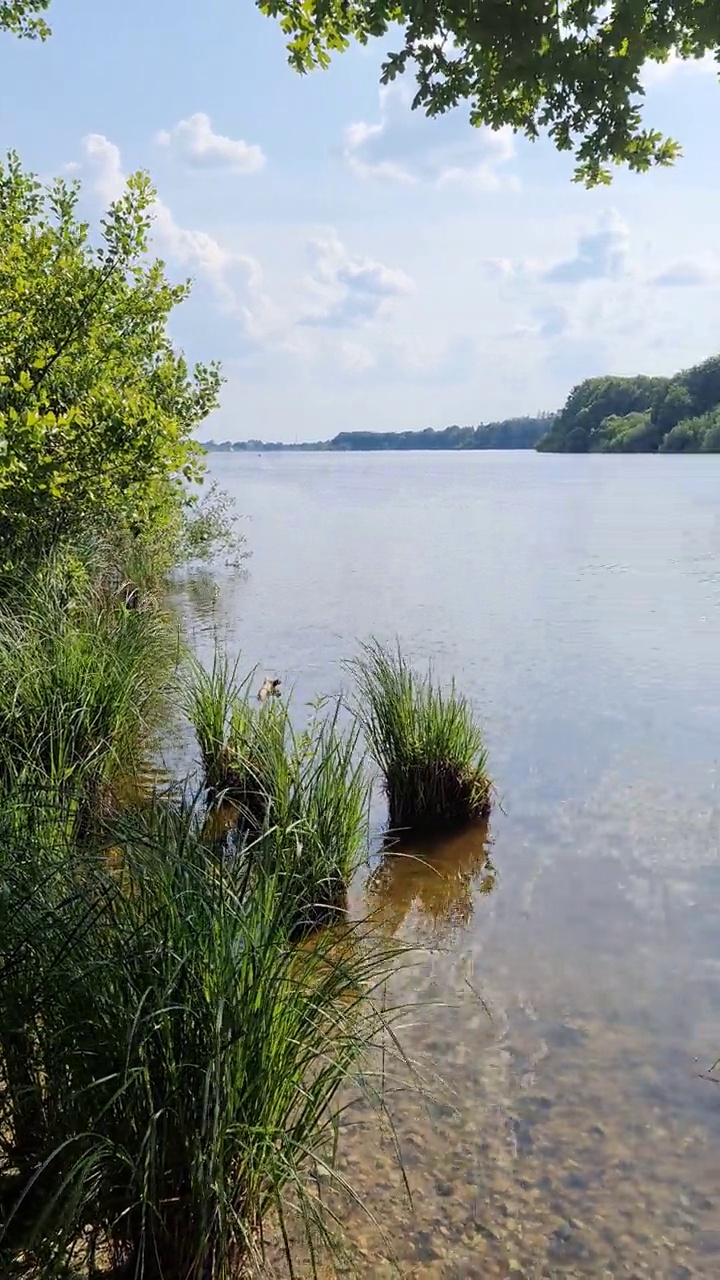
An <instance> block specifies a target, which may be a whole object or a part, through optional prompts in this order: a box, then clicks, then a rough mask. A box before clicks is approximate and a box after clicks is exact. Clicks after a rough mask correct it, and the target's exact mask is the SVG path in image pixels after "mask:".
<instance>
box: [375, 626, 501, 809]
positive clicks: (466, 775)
mask: <svg viewBox="0 0 720 1280" xmlns="http://www.w3.org/2000/svg"><path fill="white" fill-rule="evenodd" d="M350 667H351V670H352V671H353V673H354V676H355V680H356V684H357V689H358V693H359V705H358V715H359V718H360V721H361V723H362V725H363V727H364V730H365V736H366V739H367V744H368V748H369V750H370V753H371V755H372V756H373V758H374V760H375V762H376V764H377V766H378V768H379V769H380V772H381V773H382V776H383V779H384V783H385V792H386V795H387V801H388V810H389V822H390V826H391V827H393V828H402V827H415V828H422V827H433V826H438V825H445V824H448V823H454V822H462V821H468V820H470V819H474V818H482V817H486V816H487V815H488V813H489V811H490V807H491V783H490V779H489V777H488V773H487V753H486V751H485V747H484V745H483V739H482V734H481V731H480V729H479V727H478V725H477V724H476V723H475V721H474V719H473V715H472V711H471V709H470V706H469V705H468V703H467V701H466V699H465V698H463V697H462V696H461V695H459V694H458V693H457V691H456V689H455V684H454V682H453V684H452V685H451V686H450V689H449V691H448V692H443V690H442V689H441V688H440V687H439V686H438V685H437V684H435V683H434V682H433V679H432V675H431V673H428V675H427V676H426V677H419V676H417V675H416V674H415V673H414V672H413V671H412V670H411V668H410V667H409V666H408V663H407V662H406V660H405V658H404V657H403V655H402V653H401V652H400V649H399V648H398V649H396V650H395V651H394V652H392V651H390V650H388V649H386V648H383V646H382V645H380V644H378V643H377V642H376V641H372V642H371V643H370V644H367V645H364V646H363V648H362V652H361V656H360V657H359V658H357V659H356V660H355V661H354V662H352V663H351V664H350Z"/></svg>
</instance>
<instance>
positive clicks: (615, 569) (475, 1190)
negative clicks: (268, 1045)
mask: <svg viewBox="0 0 720 1280" xmlns="http://www.w3.org/2000/svg"><path fill="white" fill-rule="evenodd" d="M211 470H212V474H213V475H214V476H215V477H217V479H218V480H219V482H220V483H221V484H222V486H223V487H225V488H226V489H227V490H229V491H230V493H232V494H233V495H234V496H235V497H236V499H237V503H238V506H239V509H240V510H241V511H242V512H243V513H245V514H246V515H247V517H248V520H247V523H246V524H245V523H244V524H243V528H244V529H245V532H246V534H247V539H248V545H249V548H250V549H251V551H252V557H251V559H250V560H249V561H248V573H247V576H246V577H243V576H242V575H238V574H233V573H232V572H230V571H227V572H225V571H223V572H222V573H221V574H220V575H219V578H218V580H217V581H218V584H219V585H218V590H217V591H215V590H214V588H213V587H212V585H211V584H210V583H209V582H208V580H207V579H206V578H203V577H202V576H201V577H199V578H198V579H196V580H195V581H194V582H192V583H189V584H187V586H186V587H185V588H184V591H183V598H184V603H185V608H186V612H187V616H188V617H189V618H190V620H191V624H192V626H193V627H194V629H195V631H196V634H197V636H198V638H199V641H200V645H201V648H203V649H207V648H208V647H209V645H210V643H211V640H212V638H213V637H214V636H218V637H219V638H220V639H222V640H223V641H225V642H227V644H228V645H229V647H230V649H231V651H232V652H233V653H235V652H237V651H238V650H241V651H242V663H243V669H246V668H249V667H251V666H253V665H254V664H255V663H258V664H259V665H260V668H261V672H262V674H265V673H267V674H271V675H276V674H277V675H279V676H281V677H282V680H283V686H284V687H289V686H294V687H295V690H296V693H295V696H296V698H297V699H298V701H299V702H302V701H303V700H306V699H309V698H311V697H314V696H315V695H316V694H318V693H333V692H336V691H337V690H339V689H340V688H341V687H342V686H343V684H344V683H346V681H345V677H344V674H343V669H342V661H343V659H345V658H348V657H350V656H352V655H353V653H354V652H355V651H356V646H357V641H358V640H361V639H366V638H368V637H369V636H370V635H375V636H377V637H378V638H380V639H383V640H390V641H392V640H394V638H395V637H399V638H400V640H401V641H402V644H403V647H404V649H405V650H406V652H407V654H408V655H409V656H411V657H412V658H413V659H416V660H417V662H418V663H419V664H420V665H421V666H425V665H426V664H427V662H428V660H431V661H432V663H433V666H434V669H435V671H436V672H437V674H438V675H440V676H442V677H443V678H450V677H451V676H455V677H456V679H457V681H458V684H459V686H460V688H461V690H462V691H463V692H464V693H466V694H467V696H468V698H469V699H470V700H471V701H472V703H473V706H474V707H475V708H476V710H477V713H478V715H479V717H480V719H481V722H482V723H483V725H484V727H485V732H486V737H487V743H488V747H489V751H490V762H491V769H492V773H493V776H494V778H495V781H496V784H497V788H498V793H499V799H500V804H499V805H498V806H496V809H495V811H494V814H493V817H492V820H491V824H490V829H489V832H488V833H487V839H486V840H485V839H484V835H483V832H482V831H480V830H476V831H474V832H471V833H469V834H468V835H466V836H464V837H463V836H455V837H454V838H453V840H452V841H450V842H447V843H446V844H445V845H444V846H442V847H437V848H435V849H434V850H432V851H431V855H432V856H431V858H430V861H429V862H424V861H417V860H415V859H413V858H394V859H393V858H389V859H386V861H385V862H384V863H383V864H382V865H381V866H379V867H378V866H377V865H376V866H375V868H374V871H373V874H372V875H371V876H370V877H369V879H368V880H367V881H366V882H364V883H363V884H361V885H359V886H358V887H357V892H356V903H355V905H356V907H357V908H358V909H370V908H372V909H373V910H376V911H378V912H379V914H380V917H381V920H382V921H383V923H384V927H388V928H391V929H392V930H395V931H397V932H398V934H399V936H402V937H404V938H407V939H409V940H411V941H416V942H417V943H418V944H419V945H420V946H421V948H422V951H421V953H420V955H419V958H418V960H417V963H416V964H415V965H414V967H413V968H412V969H411V970H409V971H407V972H406V973H403V975H401V977H400V978H399V979H398V981H399V984H400V986H401V988H402V994H403V996H404V998H406V999H407V1000H408V1001H409V1002H412V1003H413V1005H414V1008H413V1011H412V1015H411V1014H408V1016H407V1017H406V1018H405V1019H404V1023H405V1025H404V1028H403V1031H402V1042H403V1046H404V1048H405V1049H406V1051H407V1053H408V1054H409V1055H411V1056H412V1057H413V1059H415V1060H416V1061H417V1063H418V1071H419V1072H420V1073H421V1075H422V1078H423V1079H424V1080H425V1081H426V1082H429V1083H428V1091H429V1092H428V1097H427V1098H424V1097H423V1096H421V1094H420V1093H419V1092H417V1091H415V1092H408V1093H401V1094H399V1095H398V1097H397V1099H396V1100H395V1101H393V1103H392V1111H393V1115H394V1118H395V1123H396V1127H397V1132H398V1137H399V1140H400V1144H401V1147H402V1150H403V1159H404V1163H405V1167H406V1171H407V1176H408V1180H409V1183H410V1187H411V1190H412V1193H413V1197H414V1201H413V1205H412V1207H410V1206H409V1205H408V1202H407V1198H406V1196H405V1194H404V1192H403V1186H402V1180H401V1178H400V1177H399V1176H398V1172H397V1166H396V1162H395V1160H394V1158H393V1154H392V1144H391V1143H390V1142H389V1141H388V1140H387V1139H386V1138H385V1139H383V1138H382V1136H381V1135H380V1134H379V1131H378V1129H377V1126H370V1127H368V1126H367V1125H366V1126H362V1125H360V1126H359V1127H358V1129H357V1131H352V1132H349V1133H347V1134H345V1136H344V1140H343V1143H342V1152H343V1162H342V1167H343V1170H344V1172H345V1173H346V1174H347V1177H348V1179H349V1181H350V1182H351V1183H352V1185H353V1187H354V1188H355V1189H356V1190H357V1192H358V1195H359V1196H361V1197H362V1198H363V1200H364V1201H365V1203H366V1205H367V1208H368V1209H369V1210H371V1211H372V1213H374V1214H375V1215H376V1216H377V1219H378V1221H379V1224H380V1226H381V1227H382V1228H383V1229H384V1231H385V1237H384V1238H383V1236H382V1234H381V1233H380V1231H379V1230H378V1229H377V1228H376V1227H375V1226H373V1225H372V1223H371V1221H370V1220H369V1219H368V1217H367V1215H366V1214H365V1213H364V1212H363V1211H362V1210H361V1209H360V1208H359V1207H358V1206H357V1205H355V1204H353V1203H352V1201H349V1202H348V1203H347V1204H346V1205H345V1206H344V1208H343V1216H344V1218H345V1221H346V1224H347V1226H348V1230H349V1232H350V1236H351V1238H352V1240H353V1242H354V1244H355V1245H356V1246H357V1247H359V1248H360V1249H361V1250H362V1256H363V1262H362V1265H361V1267H360V1270H359V1272H358V1274H360V1275H363V1276H366V1277H385V1276H390V1275H391V1274H393V1273H392V1270H391V1261H392V1259H395V1261H396V1263H397V1265H398V1267H399V1270H400V1274H401V1275H403V1276H406V1277H417V1278H418V1280H430V1278H431V1277H432V1278H433V1280H435V1278H437V1280H440V1278H442V1280H453V1278H454V1277H471V1276H474V1277H480V1276H482V1277H504V1276H513V1275H518V1276H528V1277H548V1278H549V1280H550V1278H554V1277H558V1276H582V1277H596V1276H597V1277H604V1276H611V1277H614V1276H650V1277H669V1278H672V1280H681V1277H696V1276H697V1277H708V1278H710V1277H713V1280H717V1277H718V1276H720V1186H719V1183H718V1160H717V1153H718V1150H720V1086H719V1085H718V1084H715V1083H713V1082H712V1081H711V1080H709V1079H707V1078H703V1076H704V1074H705V1073H707V1072H708V1070H709V1068H710V1067H711V1066H712V1064H713V1062H714V1061H715V1059H717V1058H718V1056H720V1016H719V1013H720V856H719V843H720V842H719V836H720V822H719V820H718V789H717V788H718V751H719V747H720V457H713V456H707V457H697V456H696V457H658V456H647V455H645V456H627V457H618V456H607V457H602V456H597V457H588V456H581V455H578V456H553V455H541V454H534V453H521V452H517V453H438V454H431V453H390V454H378V455H373V454H337V455H336V454H278V455H271V454H263V455H260V456H255V455H249V456H247V455H246V456H242V455H231V454H217V455H214V456H213V457H212V458H211ZM376 818H377V822H378V823H381V822H382V810H381V809H379V810H378V812H377V815H376Z"/></svg>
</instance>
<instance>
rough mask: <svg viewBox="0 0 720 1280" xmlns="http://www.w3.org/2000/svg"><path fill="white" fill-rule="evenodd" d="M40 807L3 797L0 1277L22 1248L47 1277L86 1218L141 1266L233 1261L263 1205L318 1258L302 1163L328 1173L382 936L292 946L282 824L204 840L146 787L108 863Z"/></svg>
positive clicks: (380, 961) (361, 1052)
mask: <svg viewBox="0 0 720 1280" xmlns="http://www.w3.org/2000/svg"><path fill="white" fill-rule="evenodd" d="M56 813H57V807H56V806H53V808H52V809H48V811H47V822H46V823H45V824H44V825H43V824H36V825H35V827H34V829H33V831H32V833H31V834H30V836H29V835H28V831H27V828H26V824H25V821H24V816H23V807H22V805H21V804H20V805H16V804H8V803H6V805H5V806H4V808H3V811H2V813H1V814H0V879H1V881H2V885H3V893H2V895H0V937H2V959H1V961H0V968H1V973H0V979H1V981H0V1171H1V1172H2V1173H3V1175H4V1176H3V1177H2V1179H0V1261H2V1271H3V1274H5V1273H6V1269H9V1267H10V1265H11V1261H12V1259H13V1258H14V1257H16V1256H17V1254H18V1252H19V1251H20V1250H23V1251H25V1253H26V1254H27V1251H28V1250H29V1251H30V1253H31V1256H32V1257H33V1258H34V1260H35V1264H36V1268H37V1270H38V1271H39V1273H40V1274H42V1275H43V1276H51V1275H55V1274H59V1271H60V1269H61V1268H62V1266H63V1265H65V1264H66V1263H67V1262H68V1259H69V1258H70V1256H71V1254H72V1252H73V1249H75V1248H76V1247H77V1243H78V1241H79V1239H80V1238H81V1237H83V1236H84V1237H85V1238H86V1239H89V1240H90V1243H91V1247H95V1248H97V1247H99V1246H101V1245H102V1246H103V1247H104V1248H105V1249H106V1250H108V1251H109V1256H110V1258H111V1260H112V1262H113V1263H114V1264H116V1265H124V1266H126V1267H127V1268H128V1271H127V1274H129V1275H132V1276H136V1277H138V1278H140V1277H163V1278H164V1280H229V1278H230V1277H236V1276H239V1275H241V1274H243V1273H244V1268H245V1267H246V1266H247V1264H248V1263H250V1262H254V1261H257V1260H258V1259H259V1258H260V1257H261V1256H262V1254H263V1248H264V1237H263V1223H264V1222H265V1220H266V1218H267V1215H268V1214H270V1213H272V1214H273V1215H274V1216H275V1217H276V1218H277V1220H278V1221H279V1223H280V1227H281V1233H282V1235H283V1237H284V1238H285V1240H286V1242H287V1241H288V1240H289V1238H290V1234H292V1235H293V1236H294V1237H297V1234H298V1230H300V1232H301V1233H304V1234H305V1235H306V1236H307V1239H308V1244H309V1248H310V1254H311V1257H313V1256H314V1248H315V1245H316V1243H317V1241H318V1240H325V1241H326V1242H329V1228H328V1223H327V1221H326V1219H325V1217H324V1215H323V1213H322V1208H321V1205H320V1203H319V1201H318V1199H317V1194H316V1192H315V1191H314V1190H313V1181H312V1178H310V1177H309V1175H310V1174H312V1173H313V1172H314V1173H317V1172H318V1171H322V1172H324V1174H325V1175H326V1176H327V1175H330V1176H331V1177H332V1165H333V1153H334V1148H335V1143H336V1138H337V1126H338V1123H339V1120H340V1116H341V1112H342V1108H343V1105H344V1103H343V1101H342V1098H345V1097H346V1094H345V1086H346V1085H347V1084H348V1082H349V1081H350V1080H353V1079H356V1077H357V1073H358V1072H359V1070H360V1069H361V1068H363V1067H367V1054H368V1051H369V1050H370V1049H371V1048H372V1047H373V1045H375V1044H376V1043H377V1042H378V1041H380V1040H382V1039H383V1038H384V1036H385V1033H386V1031H387V1026H388V1018H389V1016H390V1015H389V1014H388V1012H387V1010H385V1011H384V1012H383V1011H381V1001H380V992H381V989H382V988H383V985H384V983H385V979H386V977H387V975H388V972H389V969H390V967H391V966H392V965H393V963H394V962H395V961H396V959H397V954H398V953H397V948H395V949H394V950H393V949H390V948H389V947H388V946H387V944H382V945H381V944H380V943H379V942H378V941H377V940H373V939H372V938H371V937H370V936H367V935H365V936H361V935H360V933H358V932H354V931H352V930H347V931H345V932H344V934H343V937H342V939H340V940H338V938H337V937H336V936H335V937H334V936H332V935H331V934H323V935H320V936H319V937H318V938H316V939H315V940H314V941H313V945H312V946H302V947H297V946H296V945H293V940H292V939H293V935H294V931H295V927H296V919H297V904H296V893H295V885H294V881H293V877H292V876H288V875H287V874H285V868H286V867H287V866H288V864H289V862H290V861H291V856H290V855H289V854H288V849H289V848H290V849H292V848H294V847H295V846H296V844H297V840H298V836H297V832H296V831H295V830H293V829H282V828H280V827H277V826H276V827H274V828H272V829H270V830H268V831H266V832H265V833H264V834H263V835H262V836H261V837H260V838H259V840H258V841H257V842H256V844H255V845H254V846H252V847H247V848H246V849H245V852H244V856H241V855H239V854H238V856H235V857H233V858H227V857H226V858H218V857H217V856H215V855H214V853H213V851H212V850H211V849H209V848H208V847H207V846H206V845H205V843H204V841H203V839H202V824H201V822H200V820H199V815H198V813H197V810H196V809H195V808H194V807H193V806H192V805H188V804H186V803H184V802H182V801H178V802H176V803H175V804H160V803H159V802H156V803H154V804H152V805H150V806H145V807H144V808H143V810H142V811H141V812H139V813H138V814H127V815H125V816H124V818H123V819H122V820H121V821H119V822H118V823H117V824H116V825H115V829H114V830H113V831H112V833H109V835H108V840H109V841H111V842H112V845H113V848H114V851H115V853H116V858H115V867H116V869H115V871H111V870H110V869H109V863H108V860H107V858H106V857H105V851H104V850H103V849H102V848H100V847H99V846H98V847H96V848H94V849H93V850H92V851H91V850H90V849H89V848H88V847H86V848H84V849H83V850H79V849H78V847H77V846H76V845H75V844H73V843H72V841H69V840H68V838H67V828H66V826H65V825H64V824H63V823H62V822H60V823H57V822H55V821H54V818H53V815H54V814H56ZM88 1233H89V1234H88ZM287 1247H288V1249H289V1247H290V1246H289V1244H288V1246H287Z"/></svg>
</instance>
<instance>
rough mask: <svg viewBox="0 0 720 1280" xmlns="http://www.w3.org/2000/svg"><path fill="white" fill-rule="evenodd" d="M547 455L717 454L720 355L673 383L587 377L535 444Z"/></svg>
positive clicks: (668, 380) (719, 449)
mask: <svg viewBox="0 0 720 1280" xmlns="http://www.w3.org/2000/svg"><path fill="white" fill-rule="evenodd" d="M538 448H539V449H541V450H543V451H545V452H548V453H720V356H713V357H712V358H711V359H710V360H705V361H703V363H702V364H698V365H694V366H693V367H692V368H691V369H684V370H683V371H682V372H681V373H677V374H675V376H674V377H672V378H647V377H635V378H616V377H607V378H588V379H587V380H586V381H585V382H581V383H580V384H579V385H578V386H577V387H574V388H573V390H572V391H571V392H570V395H569V396H568V399H567V402H566V403H565V406H564V407H563V408H562V409H561V411H560V413H558V414H557V415H556V416H555V418H554V419H553V422H552V426H551V427H550V429H549V431H548V432H547V434H546V435H544V436H543V438H542V440H541V441H540V442H539V444H538Z"/></svg>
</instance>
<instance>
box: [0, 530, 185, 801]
mask: <svg viewBox="0 0 720 1280" xmlns="http://www.w3.org/2000/svg"><path fill="white" fill-rule="evenodd" d="M178 656H179V639H178V634H177V632H176V631H174V630H173V628H172V627H170V626H169V624H168V622H167V620H166V619H165V618H163V617H162V616H161V614H160V613H159V612H158V611H157V610H156V609H135V608H128V607H127V606H126V604H125V602H124V600H123V599H122V598H120V597H118V595H117V593H116V592H115V591H114V590H110V589H109V588H108V586H107V583H106V581H105V580H104V579H103V576H102V571H101V570H100V569H98V570H97V572H96V571H95V570H94V569H93V567H88V565H87V564H86V563H83V561H82V560H81V559H80V558H78V557H69V556H68V555H67V554H66V553H56V554H54V555H51V556H49V557H48V558H47V559H46V560H45V561H43V562H42V563H41V564H39V565H37V566H35V568H34V569H33V570H32V572H29V573H28V574H27V575H26V576H25V577H23V578H21V579H20V580H19V581H16V583H15V584H14V588H13V590H12V591H7V590H6V591H5V593H4V594H3V596H2V597H1V598H0V788H1V787H2V786H3V785H4V784H7V783H8V781H9V780H11V779H13V778H18V777H24V778H26V779H27V780H28V781H30V782H32V783H33V784H34V785H36V786H41V785H46V784H48V785H55V784H58V785H64V784H67V785H69V784H70V783H71V782H72V783H73V786H74V787H75V783H76V782H77V780H78V778H79V776H80V775H82V776H83V777H84V778H85V780H86V782H87V786H88V790H89V791H90V792H95V793H98V794H99V793H101V792H103V791H104V790H105V789H106V788H107V787H109V786H111V785H112V783H113V780H114V779H116V778H117V777H119V776H120V775H122V774H123V773H126V772H128V771H131V770H132V769H133V768H134V767H135V765H136V764H137V762H138V760H139V758H140V757H141V756H142V754H143V752H144V750H145V749H146V747H147V745H148V742H149V740H150V739H151V738H152V734H153V732H154V731H155V730H156V729H157V728H158V725H159V723H160V720H161V716H162V713H163V710H164V708H165V706H166V700H167V694H168V691H169V686H170V681H171V677H172V673H173V672H174V669H175V667H176V664H177V661H178ZM75 792H76V793H77V788H76V787H75Z"/></svg>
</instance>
